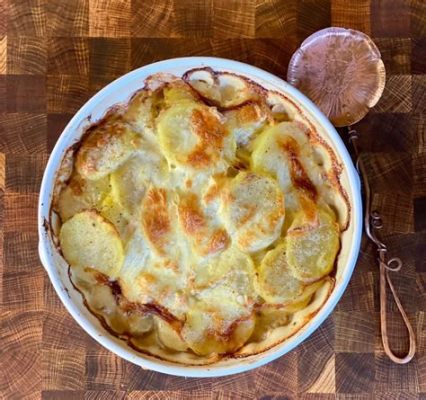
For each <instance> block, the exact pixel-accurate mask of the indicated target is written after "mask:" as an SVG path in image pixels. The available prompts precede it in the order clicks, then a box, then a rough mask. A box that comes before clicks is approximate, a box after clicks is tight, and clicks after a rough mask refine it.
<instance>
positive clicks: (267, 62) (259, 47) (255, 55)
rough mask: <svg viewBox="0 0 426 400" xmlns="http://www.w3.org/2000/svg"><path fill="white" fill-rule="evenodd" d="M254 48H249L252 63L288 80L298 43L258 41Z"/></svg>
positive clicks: (269, 40) (278, 40) (271, 40)
mask: <svg viewBox="0 0 426 400" xmlns="http://www.w3.org/2000/svg"><path fill="white" fill-rule="evenodd" d="M254 42H255V44H254V48H253V49H252V48H251V47H250V48H249V49H250V50H249V54H250V61H251V60H253V61H252V62H253V63H254V65H256V66H257V67H259V68H262V69H264V70H266V71H268V72H271V73H272V74H275V75H277V76H279V77H280V78H283V79H286V78H287V65H288V61H289V60H290V58H291V56H292V54H293V53H294V52H295V51H296V49H297V42H296V40H294V39H292V38H288V39H256V40H255V41H254Z"/></svg>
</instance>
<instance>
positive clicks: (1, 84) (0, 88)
mask: <svg viewBox="0 0 426 400" xmlns="http://www.w3.org/2000/svg"><path fill="white" fill-rule="evenodd" d="M6 107H7V101H6V75H1V74H0V113H2V112H4V111H6Z"/></svg>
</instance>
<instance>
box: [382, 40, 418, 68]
mask: <svg viewBox="0 0 426 400" xmlns="http://www.w3.org/2000/svg"><path fill="white" fill-rule="evenodd" d="M374 42H375V43H376V45H377V47H378V48H379V51H380V54H381V56H382V59H383V62H384V64H385V68H386V73H387V74H392V75H394V74H409V73H410V72H411V59H412V58H411V39H410V38H398V37H392V38H387V37H386V38H381V37H379V38H374Z"/></svg>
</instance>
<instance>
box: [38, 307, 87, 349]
mask: <svg viewBox="0 0 426 400" xmlns="http://www.w3.org/2000/svg"><path fill="white" fill-rule="evenodd" d="M90 344H91V340H90V338H89V336H88V335H87V334H86V333H85V332H83V330H82V329H81V328H80V326H78V325H77V323H76V322H75V321H74V319H73V318H72V317H71V315H70V314H69V313H67V312H62V311H61V312H47V313H46V318H45V319H44V321H43V349H45V350H67V351H69V352H72V351H74V350H81V351H84V350H85V348H86V347H87V346H88V345H90Z"/></svg>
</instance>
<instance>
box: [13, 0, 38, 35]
mask: <svg viewBox="0 0 426 400" xmlns="http://www.w3.org/2000/svg"><path fill="white" fill-rule="evenodd" d="M8 2H9V7H8V12H9V18H8V24H7V33H8V35H9V36H12V35H14V36H45V35H46V13H45V1H44V0H8Z"/></svg>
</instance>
